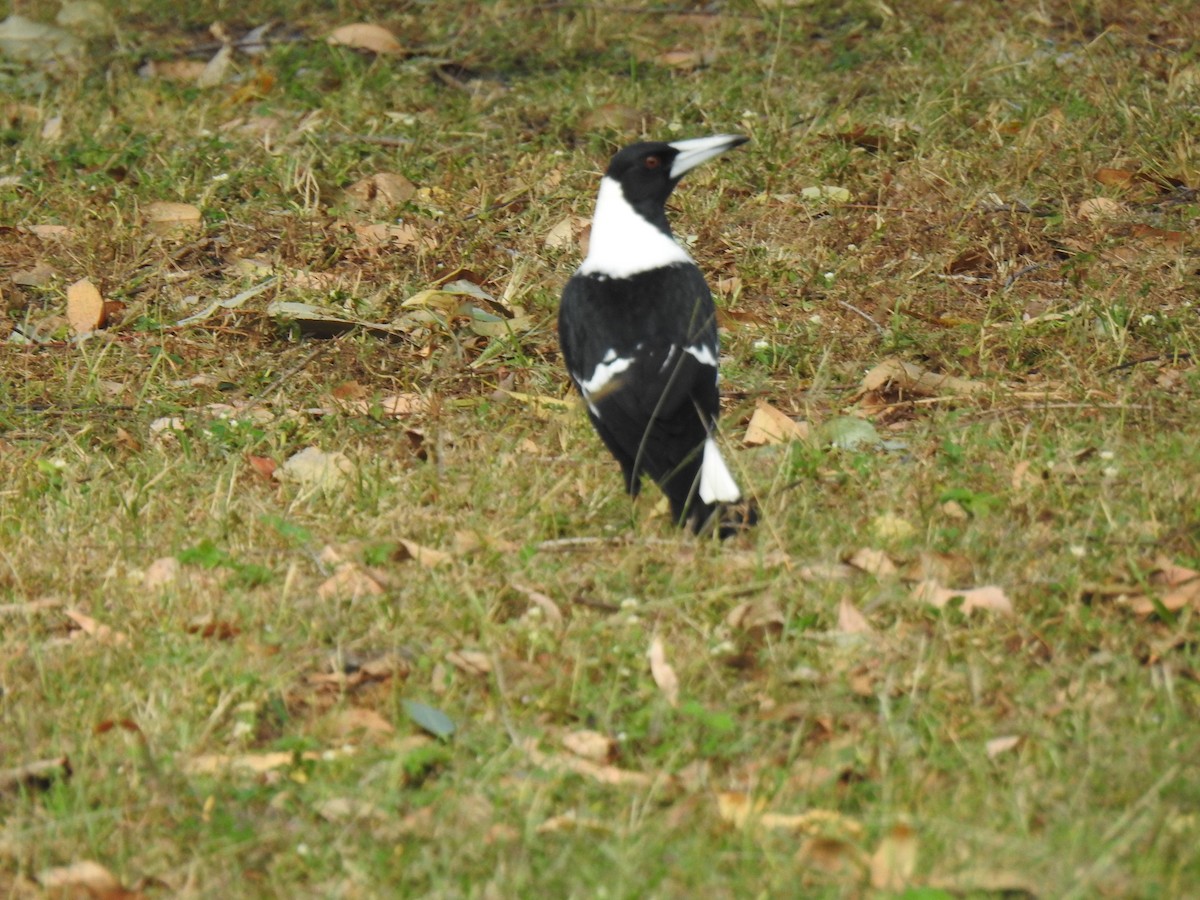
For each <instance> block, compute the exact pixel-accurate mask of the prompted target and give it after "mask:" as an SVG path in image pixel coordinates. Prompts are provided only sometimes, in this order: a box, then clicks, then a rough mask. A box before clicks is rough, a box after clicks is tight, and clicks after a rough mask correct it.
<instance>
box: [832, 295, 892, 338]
mask: <svg viewBox="0 0 1200 900" xmlns="http://www.w3.org/2000/svg"><path fill="white" fill-rule="evenodd" d="M838 306H841V307H844V308H845V309H848V310H850V312H852V313H857V314H858V315H860V316H862V317H863V318H864V319H866V320H867V321H868V322H870V323H871V324H872V325H874V326H875V330H876V331H878V332H879V333H880V334H886V333H887V331H886V330H885V329H884V327H883V326H882V325H880V324H879V323H878V322H876V321H875V320H874V319H872V318H871V317H870V316H868V315H867V314H866V313H865V312H863V311H862V310H861V309H859V308H858V307H857V306H855V305H854V304H853V303H847V302H846V301H845V300H839V301H838Z"/></svg>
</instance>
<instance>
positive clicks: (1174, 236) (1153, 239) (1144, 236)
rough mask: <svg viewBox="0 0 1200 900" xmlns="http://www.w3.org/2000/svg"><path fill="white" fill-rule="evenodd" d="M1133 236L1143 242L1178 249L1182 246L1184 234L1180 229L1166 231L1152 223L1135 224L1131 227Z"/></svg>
mask: <svg viewBox="0 0 1200 900" xmlns="http://www.w3.org/2000/svg"><path fill="white" fill-rule="evenodd" d="M1131 233H1132V234H1133V236H1134V237H1135V238H1136V239H1137V240H1139V241H1142V242H1144V243H1148V244H1160V245H1162V246H1163V247H1166V248H1167V249H1168V250H1179V249H1181V248H1182V247H1183V242H1184V238H1185V237H1186V235H1185V234H1184V233H1183V232H1182V231H1168V230H1167V229H1165V228H1155V227H1154V226H1153V225H1142V224H1140V223H1139V224H1135V225H1134V226H1133V228H1132V229H1131Z"/></svg>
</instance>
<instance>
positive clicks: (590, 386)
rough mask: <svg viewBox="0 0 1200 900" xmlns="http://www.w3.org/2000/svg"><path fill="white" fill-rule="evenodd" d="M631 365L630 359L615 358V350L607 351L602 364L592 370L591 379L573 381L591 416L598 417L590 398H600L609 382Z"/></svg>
mask: <svg viewBox="0 0 1200 900" xmlns="http://www.w3.org/2000/svg"><path fill="white" fill-rule="evenodd" d="M632 365H633V359H632V357H628V356H617V351H616V350H609V351H608V352H607V353H605V354H604V360H603V362H599V363H597V364H596V368H594V369H592V377H591V378H587V379H584V378H579V377H576V378H575V381H576V382H577V383H578V384H579V392H580V393H581V394H583V400H584V402H585V403H587V405H588V409H590V410H591V411H592V415H594V416H599V415H600V412H599V410H597V409H596V405H595V404H594V403H592V397H593V396H597V395H601V396H602V394H603V391H604V389H605V388H606V387H607V386H608V384H609V382H611V381H612V380H613V379H614V378H616V377H617V376H618V375H620V374H621V373H622V372H624V371H625V370H626V369H628V368H629V367H630V366H632Z"/></svg>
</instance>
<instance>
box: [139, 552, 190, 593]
mask: <svg viewBox="0 0 1200 900" xmlns="http://www.w3.org/2000/svg"><path fill="white" fill-rule="evenodd" d="M182 570H183V566H182V565H180V562H179V560H178V559H176V558H175V557H174V556H160V557H159V558H158V559H156V560H154V562H152V563H150V565H148V566H146V571H145V572H144V573H143V574H142V587H144V588H146V589H147V590H151V591H153V590H158V589H159V588H163V587H166V586H167V585H169V584H174V583H175V581H176V580H177V579H178V578H179V573H180V572H181V571H182Z"/></svg>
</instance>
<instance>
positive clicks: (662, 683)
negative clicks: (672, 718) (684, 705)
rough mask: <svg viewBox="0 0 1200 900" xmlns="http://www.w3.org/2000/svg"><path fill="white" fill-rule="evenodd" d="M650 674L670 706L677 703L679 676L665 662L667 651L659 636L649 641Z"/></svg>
mask: <svg viewBox="0 0 1200 900" xmlns="http://www.w3.org/2000/svg"><path fill="white" fill-rule="evenodd" d="M649 656H650V674H651V675H652V676H654V683H655V684H657V685H658V689H659V690H660V691H662V692H663V696H664V697H665V698H666V699H667V702H668V703H669V704H671V705H672V706H678V705H679V677H678V676H677V675H676V674H675V670H674V669H673V668H672V667H671V664H670V663H668V662H667V652H666V650H665V649H664V648H663V642H662V639H661V638H657V637H656V638H654V640H652V641H651V642H650V653H649Z"/></svg>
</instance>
